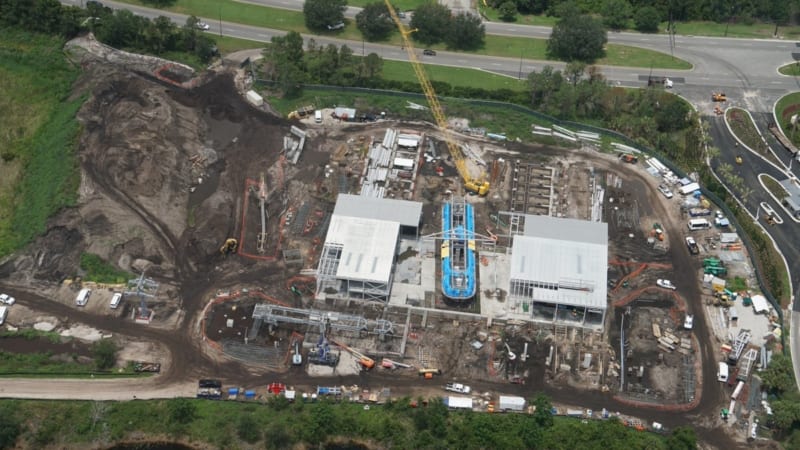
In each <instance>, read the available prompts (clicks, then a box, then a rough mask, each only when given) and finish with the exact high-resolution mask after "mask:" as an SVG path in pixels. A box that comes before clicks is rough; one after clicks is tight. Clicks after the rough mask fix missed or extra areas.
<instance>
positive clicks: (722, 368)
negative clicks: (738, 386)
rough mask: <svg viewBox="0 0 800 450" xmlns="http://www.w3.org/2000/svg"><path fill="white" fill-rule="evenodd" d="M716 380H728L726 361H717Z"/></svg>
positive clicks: (722, 381) (723, 381)
mask: <svg viewBox="0 0 800 450" xmlns="http://www.w3.org/2000/svg"><path fill="white" fill-rule="evenodd" d="M717 381H719V382H721V383H725V382H727V381H728V363H724V362H721V363H719V370H718V371H717Z"/></svg>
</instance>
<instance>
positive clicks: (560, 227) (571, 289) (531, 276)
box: [510, 216, 608, 309]
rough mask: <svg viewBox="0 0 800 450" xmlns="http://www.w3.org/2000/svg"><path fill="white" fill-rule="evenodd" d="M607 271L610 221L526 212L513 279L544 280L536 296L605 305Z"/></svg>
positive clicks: (597, 306) (598, 306)
mask: <svg viewBox="0 0 800 450" xmlns="http://www.w3.org/2000/svg"><path fill="white" fill-rule="evenodd" d="M607 271H608V224H605V223H602V222H589V221H581V220H575V219H561V218H554V217H549V216H526V217H525V235H524V236H515V237H514V242H513V244H512V253H511V273H510V279H511V280H523V281H528V282H538V283H542V284H543V285H542V286H539V287H537V286H534V289H533V298H534V300H537V301H543V302H548V303H560V304H563V305H573V306H584V307H588V308H595V309H606V307H607V301H606V279H607Z"/></svg>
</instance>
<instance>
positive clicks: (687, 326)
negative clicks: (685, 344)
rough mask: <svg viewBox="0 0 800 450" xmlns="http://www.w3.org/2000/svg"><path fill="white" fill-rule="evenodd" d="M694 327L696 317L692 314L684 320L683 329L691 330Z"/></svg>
mask: <svg viewBox="0 0 800 450" xmlns="http://www.w3.org/2000/svg"><path fill="white" fill-rule="evenodd" d="M693 325H694V316H693V315H691V314H687V315H686V318H685V319H683V328H685V329H687V330H691V329H692V326H693Z"/></svg>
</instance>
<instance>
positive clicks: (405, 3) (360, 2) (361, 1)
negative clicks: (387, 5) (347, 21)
mask: <svg viewBox="0 0 800 450" xmlns="http://www.w3.org/2000/svg"><path fill="white" fill-rule="evenodd" d="M376 1H377V2H382V1H383V0H347V6H358V7H359V8H363V7H364V6H366V5H368V4H370V3H375V2H376ZM428 1H429V0H392V6H394V9H396V10H397V12H400V11H413V10H414V9H416V8H417V6H419V5H421V4H423V3H426V2H428Z"/></svg>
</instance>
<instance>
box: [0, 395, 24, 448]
mask: <svg viewBox="0 0 800 450" xmlns="http://www.w3.org/2000/svg"><path fill="white" fill-rule="evenodd" d="M17 414H18V413H17V410H16V409H14V408H11V407H9V406H3V407H2V408H0V449H6V448H15V444H16V442H17V438H18V437H19V435H20V434H22V425H21V423H20V420H19V418H18V417H17Z"/></svg>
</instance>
